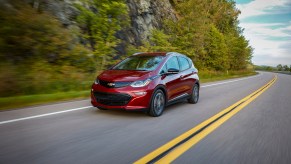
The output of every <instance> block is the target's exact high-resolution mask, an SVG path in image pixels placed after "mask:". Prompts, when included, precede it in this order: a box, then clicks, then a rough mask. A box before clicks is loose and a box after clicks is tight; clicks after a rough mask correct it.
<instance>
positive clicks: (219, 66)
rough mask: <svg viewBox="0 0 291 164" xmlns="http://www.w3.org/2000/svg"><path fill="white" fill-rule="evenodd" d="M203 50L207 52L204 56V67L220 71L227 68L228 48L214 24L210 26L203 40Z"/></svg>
mask: <svg viewBox="0 0 291 164" xmlns="http://www.w3.org/2000/svg"><path fill="white" fill-rule="evenodd" d="M205 50H206V52H207V54H208V55H207V57H205V64H206V67H208V68H210V69H211V68H214V69H215V70H220V71H223V70H228V69H229V58H228V49H227V47H226V44H225V40H224V36H223V34H221V33H220V32H219V31H218V30H217V29H216V27H215V26H214V25H212V26H211V29H210V31H209V34H208V37H207V39H206V40H205Z"/></svg>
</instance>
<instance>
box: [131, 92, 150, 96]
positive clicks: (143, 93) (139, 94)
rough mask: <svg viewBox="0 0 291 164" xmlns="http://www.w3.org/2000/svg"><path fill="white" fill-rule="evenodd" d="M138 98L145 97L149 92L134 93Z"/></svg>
mask: <svg viewBox="0 0 291 164" xmlns="http://www.w3.org/2000/svg"><path fill="white" fill-rule="evenodd" d="M133 93H134V94H135V95H136V96H144V95H146V94H147V92H133Z"/></svg>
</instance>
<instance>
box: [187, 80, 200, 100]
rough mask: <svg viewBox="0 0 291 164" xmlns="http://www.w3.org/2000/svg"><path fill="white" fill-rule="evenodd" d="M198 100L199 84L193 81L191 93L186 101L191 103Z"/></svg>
mask: <svg viewBox="0 0 291 164" xmlns="http://www.w3.org/2000/svg"><path fill="white" fill-rule="evenodd" d="M198 100H199V86H198V84H197V83H195V84H194V86H193V89H192V94H191V96H190V98H189V99H188V102H189V103H191V104H196V103H197V102H198Z"/></svg>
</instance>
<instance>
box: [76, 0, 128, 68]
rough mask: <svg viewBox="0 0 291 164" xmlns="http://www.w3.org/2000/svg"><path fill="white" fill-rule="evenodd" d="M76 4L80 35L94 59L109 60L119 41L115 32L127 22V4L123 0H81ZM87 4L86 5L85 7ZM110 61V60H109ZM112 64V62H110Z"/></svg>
mask: <svg viewBox="0 0 291 164" xmlns="http://www.w3.org/2000/svg"><path fill="white" fill-rule="evenodd" d="M81 2H82V3H83V4H82V5H81V4H76V7H77V8H78V9H79V10H80V15H79V16H78V18H77V22H78V23H79V26H80V28H81V29H82V33H81V37H82V38H83V39H84V41H85V43H86V42H88V44H89V47H90V49H91V50H92V51H93V54H94V56H93V57H94V59H95V60H96V61H100V60H103V61H101V63H102V68H101V69H103V66H104V64H105V63H104V61H111V59H112V58H113V57H115V53H116V51H115V49H114V48H115V47H116V46H117V44H119V43H120V40H119V39H117V38H116V36H115V34H116V32H117V31H119V30H121V27H125V26H126V25H127V24H128V14H127V6H126V4H125V3H124V1H123V0H82V1H81ZM86 6H87V7H86ZM109 63H111V62H109ZM111 64H112V63H111Z"/></svg>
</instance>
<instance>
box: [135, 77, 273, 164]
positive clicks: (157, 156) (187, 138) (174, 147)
mask: <svg viewBox="0 0 291 164" xmlns="http://www.w3.org/2000/svg"><path fill="white" fill-rule="evenodd" d="M276 80H277V76H275V77H274V78H273V79H272V80H271V81H269V82H268V83H267V84H265V85H264V86H262V87H261V88H260V89H258V90H256V91H255V92H253V93H252V94H250V95H248V96H246V97H245V98H243V99H241V100H240V101H238V102H236V103H234V104H233V105H231V106H229V107H228V108H226V109H224V110H222V111H221V112H219V113H217V114H216V115H214V116H212V117H211V118H209V119H207V120H205V121H204V122H202V123H200V124H199V125H197V126H196V127H194V128H192V129H190V130H189V131H187V132H185V133H183V134H182V135H180V136H178V137H176V138H175V139H173V140H171V141H170V142H168V143H166V144H165V145H163V146H161V147H159V148H158V149H156V150H154V151H153V152H151V153H149V154H148V155H146V156H144V157H142V158H141V159H139V160H138V161H136V162H135V164H144V163H158V164H159V163H170V162H172V161H174V160H175V159H176V158H178V157H179V156H180V155H182V154H183V153H184V152H186V151H187V150H188V149H190V148H191V147H193V146H194V145H195V144H196V143H198V142H199V141H200V140H202V139H203V138H205V137H206V136H207V135H208V134H209V133H211V132H212V131H214V130H215V129H216V128H217V127H219V126H220V125H221V124H223V123H224V122H226V121H227V120H228V119H230V118H231V117H232V116H233V115H235V114H236V113H238V112H239V111H240V110H242V109H243V108H244V107H245V106H247V105H248V104H249V103H250V102H252V101H253V100H254V99H256V98H257V97H258V96H259V95H261V94H262V93H263V92H265V91H266V90H267V89H268V88H270V87H271V86H272V85H273V84H274V83H275V82H276Z"/></svg>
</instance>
